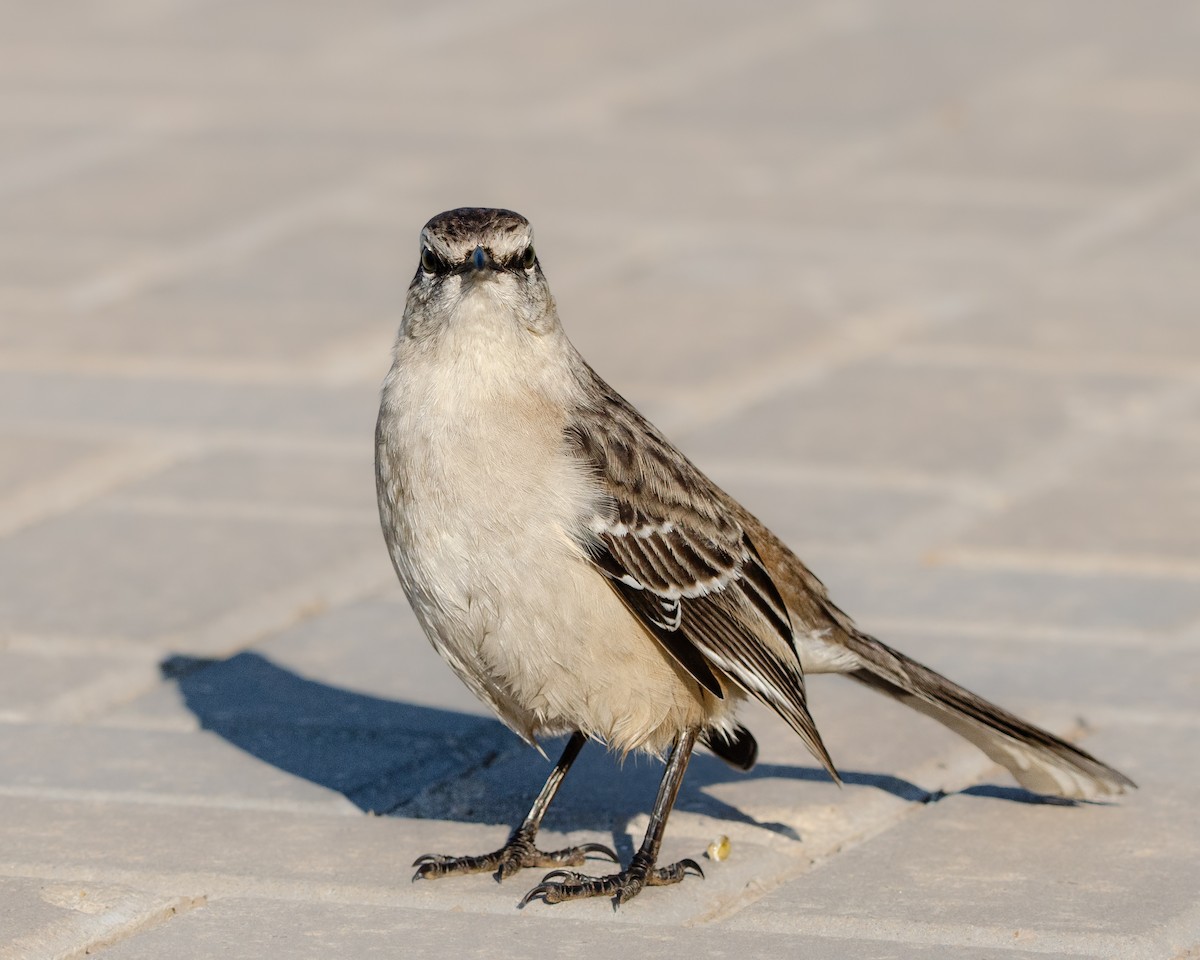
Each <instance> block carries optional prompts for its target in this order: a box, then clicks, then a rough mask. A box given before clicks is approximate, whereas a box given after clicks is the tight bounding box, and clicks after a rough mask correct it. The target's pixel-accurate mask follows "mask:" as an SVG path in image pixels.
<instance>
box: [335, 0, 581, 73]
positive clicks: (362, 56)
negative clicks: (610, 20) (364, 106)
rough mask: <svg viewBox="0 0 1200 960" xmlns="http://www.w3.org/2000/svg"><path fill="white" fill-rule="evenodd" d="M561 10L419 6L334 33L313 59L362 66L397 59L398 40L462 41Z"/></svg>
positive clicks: (424, 44)
mask: <svg viewBox="0 0 1200 960" xmlns="http://www.w3.org/2000/svg"><path fill="white" fill-rule="evenodd" d="M558 9H560V7H559V4H557V3H555V2H554V0H519V2H513V3H508V4H504V5H501V6H498V5H496V4H475V5H473V6H472V8H471V14H470V16H469V17H464V16H463V14H462V8H460V7H443V6H441V5H431V6H425V7H420V8H418V9H417V10H416V11H415V12H414V11H406V12H405V15H404V17H403V19H401V18H400V17H399V16H397V17H396V18H395V20H394V22H393V23H390V24H383V25H381V24H379V23H374V24H372V26H371V28H370V29H369V30H366V29H364V30H353V31H351V30H346V31H344V32H343V33H339V34H336V35H334V36H332V37H331V38H330V42H329V44H328V45H327V46H325V47H324V48H323V49H321V50H319V51H317V52H316V53H315V54H314V55H313V61H314V62H315V63H317V64H321V65H324V66H327V67H331V68H336V67H339V66H343V65H352V66H354V67H356V68H359V69H361V68H362V66H363V64H364V63H368V62H370V61H371V60H372V58H375V57H384V58H387V59H393V58H395V57H396V55H397V51H396V46H397V41H399V43H400V44H402V45H403V46H405V47H408V48H411V49H416V50H426V49H430V48H431V46H432V45H433V44H436V43H446V42H461V41H462V40H463V39H464V38H465V37H466V36H470V35H479V34H483V35H486V34H488V33H490V32H491V31H493V30H494V29H495V28H496V27H498V26H501V25H508V24H511V23H512V22H513V21H514V20H516V19H519V18H521V17H526V16H533V15H536V14H539V13H541V12H542V11H545V10H550V11H555V10H558Z"/></svg>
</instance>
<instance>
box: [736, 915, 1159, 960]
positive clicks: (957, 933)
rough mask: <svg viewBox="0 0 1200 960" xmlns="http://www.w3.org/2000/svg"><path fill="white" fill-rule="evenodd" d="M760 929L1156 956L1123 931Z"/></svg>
mask: <svg viewBox="0 0 1200 960" xmlns="http://www.w3.org/2000/svg"><path fill="white" fill-rule="evenodd" d="M755 922H756V929H759V930H763V931H767V932H771V933H790V934H795V933H797V932H802V933H804V934H807V935H809V936H818V937H827V938H829V939H832V940H856V939H863V940H868V941H874V942H892V943H904V944H911V945H913V946H917V945H922V946H954V947H982V948H988V949H993V950H1002V951H1005V952H1007V951H1013V952H1016V951H1022V952H1026V953H1059V954H1061V953H1070V954H1077V955H1079V956H1084V957H1095V956H1097V955H1104V954H1109V955H1113V956H1115V957H1119V958H1122V960H1140V958H1143V957H1144V958H1147V960H1149V958H1150V957H1151V956H1153V957H1155V960H1157V958H1158V957H1159V956H1160V955H1159V954H1150V953H1147V952H1145V951H1144V950H1143V949H1141V948H1144V947H1146V944H1145V941H1144V940H1143V939H1142V938H1138V937H1131V936H1123V935H1121V934H1103V933H1085V932H1082V931H1080V932H1075V931H1060V930H1053V931H1047V930H1040V929H1032V928H1031V929H1022V928H1018V929H1014V928H1012V927H1008V926H994V925H989V924H983V923H971V924H965V923H937V922H933V921H923V920H918V919H915V918H913V919H906V920H883V919H872V918H868V917H846V916H842V917H839V916H826V917H806V918H805V921H804V923H803V924H802V925H801V929H800V930H799V931H797V930H796V929H795V928H794V927H793V928H790V929H784V926H785V925H784V924H781V923H780V922H779V921H777V920H776V919H775V918H773V917H769V916H768V917H756V918H755Z"/></svg>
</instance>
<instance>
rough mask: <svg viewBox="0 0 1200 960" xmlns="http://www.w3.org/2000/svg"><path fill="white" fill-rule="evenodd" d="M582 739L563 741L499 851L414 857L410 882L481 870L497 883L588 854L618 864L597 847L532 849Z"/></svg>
mask: <svg viewBox="0 0 1200 960" xmlns="http://www.w3.org/2000/svg"><path fill="white" fill-rule="evenodd" d="M586 739H587V738H586V737H584V735H583V734H582V733H578V732H576V733H574V734H573V735H572V736H571V739H570V740H569V741H567V746H566V748H565V749H564V750H563V753H562V757H561V758H560V759H559V761H558V763H557V764H556V765H555V767H554V769H553V770H552V771H551V773H550V777H549V778H548V779H547V780H546V785H545V786H544V787H542V792H541V793H539V794H538V796H537V799H536V800H534V801H533V806H532V807H531V808H530V809H529V815H528V816H527V817H526V818H525V821H524V822H523V823H522V824H521V825H520V826H519V827H517V829H516V830H514V831H513V833H512V836H511V837H509V838H508V842H507V843H506V844H505V845H504V846H503V847H501V848H500V849H499V850H497V851H496V852H495V853H485V854H483V855H482V856H479V857H446V856H442V855H440V854H432V853H427V854H425V856H423V857H417V859H416V860H415V861H414V862H413V866H414V867H416V868H417V872H416V873H415V874H413V879H414V880H417V879H430V880H431V879H434V878H435V877H448V876H453V875H455V874H460V873H482V872H484V871H485V870H494V871H496V880H497V881H500V880H503V879H504V878H505V877H510V876H512V875H513V874H514V873H516V872H517V871H518V870H520V869H521V868H522V867H557V866H564V865H565V866H578V865H580V864H582V863H583V862H584V860H585V859H587V855H588V854H589V853H594V854H598V855H600V856H601V857H604V858H607V859H609V860H611V861H612V862H613V863H618V862H620V861H619V860H618V859H617V855H616V854H615V853H613V851H612V850H610V849H609V848H608V847H606V846H604V845H603V844H601V843H585V844H582V845H580V846H578V847H567V848H566V849H564V850H553V851H551V852H549V853H544V852H543V851H541V850H539V849H538V848H537V847H536V846H534V839H535V838H536V837H537V832H538V828H539V827H540V826H541V825H542V817H544V816H545V815H546V810H547V809H548V808H549V806H550V801H551V800H553V799H554V795H555V794H556V793H558V788H559V786H560V785H561V784H562V782H563V777H565V776H566V775H567V771H568V770H570V769H571V764H573V763H574V762H575V758H576V757H577V756H579V751H580V750H581V749H582V748H583V745H584V743H585V742H586Z"/></svg>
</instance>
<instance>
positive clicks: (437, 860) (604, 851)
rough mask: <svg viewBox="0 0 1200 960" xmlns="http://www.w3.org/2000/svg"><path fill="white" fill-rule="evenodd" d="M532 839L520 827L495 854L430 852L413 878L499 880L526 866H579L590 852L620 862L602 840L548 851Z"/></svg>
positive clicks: (417, 864) (419, 861) (530, 833)
mask: <svg viewBox="0 0 1200 960" xmlns="http://www.w3.org/2000/svg"><path fill="white" fill-rule="evenodd" d="M533 838H534V834H533V831H529V830H525V829H524V828H520V829H518V830H516V831H515V832H514V833H513V835H512V836H511V837H509V838H508V843H506V844H505V845H504V846H503V847H501V848H500V849H499V850H497V851H495V852H494V853H485V854H483V855H482V856H478V857H446V856H442V855H441V854H434V853H427V854H425V856H423V857H417V859H416V860H415V861H413V866H414V867H416V868H417V872H416V873H414V874H413V879H414V880H422V879H424V880H433V879H435V878H437V877H451V876H455V875H457V874H462V873H484V872H487V871H494V872H495V875H496V881H497V882H499V881H501V880H503V879H504V878H505V877H511V876H512V875H513V874H514V873H516V872H517V871H518V870H520V869H522V868H523V867H563V866H567V867H576V866H579V865H580V864H582V863H583V862H584V861H585V860H587V858H588V856H589V855H593V856H595V857H599V858H602V859H606V860H611V861H612V862H613V863H620V860H618V859H617V855H616V854H615V853H613V851H612V850H610V849H609V848H608V847H606V846H604V844H602V843H583V844H580V845H579V846H577V847H566V848H564V849H562V850H551V851H549V852H546V851H543V850H539V849H538V848H537V847H536V846H534V843H533Z"/></svg>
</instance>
